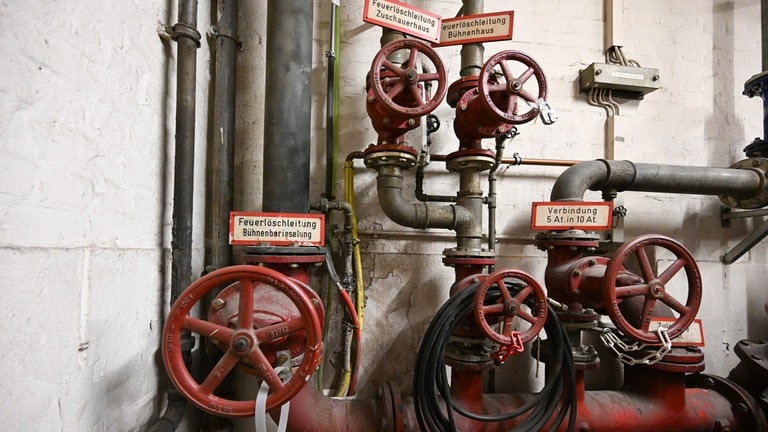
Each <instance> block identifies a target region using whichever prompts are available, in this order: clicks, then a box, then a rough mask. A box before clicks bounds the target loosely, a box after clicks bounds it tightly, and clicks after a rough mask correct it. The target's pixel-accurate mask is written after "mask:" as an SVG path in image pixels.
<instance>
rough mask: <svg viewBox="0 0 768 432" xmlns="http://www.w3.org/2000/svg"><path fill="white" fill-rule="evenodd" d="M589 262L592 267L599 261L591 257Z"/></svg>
mask: <svg viewBox="0 0 768 432" xmlns="http://www.w3.org/2000/svg"><path fill="white" fill-rule="evenodd" d="M587 264H589V266H590V267H592V266H593V265H595V264H597V261H595V260H593V259H591V260H589V262H587Z"/></svg>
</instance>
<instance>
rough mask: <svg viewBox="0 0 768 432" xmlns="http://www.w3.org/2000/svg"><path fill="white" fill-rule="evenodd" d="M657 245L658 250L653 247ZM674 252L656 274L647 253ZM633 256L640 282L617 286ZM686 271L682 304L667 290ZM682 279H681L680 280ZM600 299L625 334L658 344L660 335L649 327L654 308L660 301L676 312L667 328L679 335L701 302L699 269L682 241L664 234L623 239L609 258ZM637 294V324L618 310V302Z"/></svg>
mask: <svg viewBox="0 0 768 432" xmlns="http://www.w3.org/2000/svg"><path fill="white" fill-rule="evenodd" d="M655 248H658V249H659V250H658V251H657V250H653V251H651V250H650V249H655ZM664 250H666V251H668V252H671V253H672V255H674V259H673V260H671V261H672V263H671V264H670V265H669V266H668V267H667V268H666V269H664V270H663V271H661V272H660V273H659V274H658V275H656V273H655V272H654V270H653V266H652V265H651V258H650V257H661V256H662V255H663V254H668V252H666V253H665V252H664ZM632 256H634V257H635V258H636V259H637V263H638V265H639V266H640V269H641V273H642V274H641V275H640V276H641V277H642V278H643V283H640V284H635V285H627V286H616V279H617V277H618V275H619V273H620V272H622V271H625V269H624V264H626V263H627V260H628V259H629V258H630V257H632ZM681 270H684V271H685V276H686V277H687V290H688V293H687V299H686V301H685V304H683V303H681V302H680V301H678V300H677V299H675V298H674V297H673V296H672V295H671V294H670V293H669V292H668V289H669V288H670V286H671V284H670V281H671V280H672V279H673V278H674V277H675V276H677V275H678V274H680V271H681ZM681 282H682V280H681ZM603 284H604V285H603V302H604V303H605V308H606V310H607V312H608V316H610V317H611V320H612V321H613V323H614V324H615V325H616V327H617V328H618V329H619V330H621V331H622V332H623V333H624V334H625V335H627V336H629V337H631V338H633V339H635V340H636V341H638V342H642V343H645V344H659V343H660V342H659V336H658V335H657V334H655V333H654V332H652V331H651V330H650V326H651V320H652V319H653V309H654V307H655V306H656V303H657V302H661V303H663V304H665V305H667V306H669V307H670V308H672V310H673V311H675V312H677V313H678V314H679V316H678V317H677V318H676V319H675V321H674V322H673V323H672V324H671V325H670V326H669V328H668V329H667V334H668V335H669V338H670V339H674V338H675V337H677V336H679V335H680V334H681V333H682V332H684V331H685V329H687V328H688V326H689V325H691V323H692V322H693V319H694V318H695V317H696V314H697V313H698V311H699V306H700V305H701V273H700V272H699V267H698V266H697V265H696V261H694V259H693V256H691V253H690V252H689V251H688V249H686V248H685V246H683V245H682V244H680V243H678V242H677V241H675V240H673V239H671V238H668V237H663V236H653V235H644V236H640V237H637V238H635V239H633V240H631V241H629V242H627V243H624V245H622V246H621V247H620V248H619V249H618V250H616V253H615V254H614V256H613V258H612V259H611V260H610V261H609V262H608V265H607V266H606V269H605V277H604V280H603ZM633 297H638V298H643V297H644V298H645V299H644V302H643V308H642V312H641V314H640V322H639V325H637V326H635V325H633V324H631V323H630V322H629V321H628V320H627V318H626V317H625V316H624V315H623V314H622V312H621V310H619V303H621V302H622V301H624V300H626V299H629V298H633Z"/></svg>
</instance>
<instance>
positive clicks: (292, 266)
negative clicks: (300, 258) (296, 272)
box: [290, 263, 299, 269]
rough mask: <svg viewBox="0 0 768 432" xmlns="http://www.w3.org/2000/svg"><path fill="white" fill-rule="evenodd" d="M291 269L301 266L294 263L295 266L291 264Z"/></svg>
mask: <svg viewBox="0 0 768 432" xmlns="http://www.w3.org/2000/svg"><path fill="white" fill-rule="evenodd" d="M290 267H291V268H292V269H295V268H299V265H298V264H296V263H293V264H291V265H290Z"/></svg>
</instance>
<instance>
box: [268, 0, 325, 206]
mask: <svg viewBox="0 0 768 432" xmlns="http://www.w3.org/2000/svg"><path fill="white" fill-rule="evenodd" d="M312 20H313V8H312V4H311V3H308V2H306V1H303V0H270V1H269V2H268V10H267V61H266V77H267V83H266V89H265V95H264V100H265V112H264V173H263V183H262V184H263V196H262V210H263V211H267V212H287V213H307V212H308V211H309V175H310V126H311V123H310V120H311V117H310V115H311V112H310V106H311V104H312V93H311V90H312V89H311V87H312V86H311V84H312V24H313V22H312Z"/></svg>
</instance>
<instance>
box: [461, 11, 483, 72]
mask: <svg viewBox="0 0 768 432" xmlns="http://www.w3.org/2000/svg"><path fill="white" fill-rule="evenodd" d="M462 4H463V10H464V13H463V15H464V16H467V15H476V14H481V13H483V0H464V1H463V2H462ZM483 53H484V48H483V44H480V43H474V44H466V45H462V46H461V71H460V72H459V73H460V75H461V76H463V77H465V76H476V75H480V70H481V69H482V68H483Z"/></svg>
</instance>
